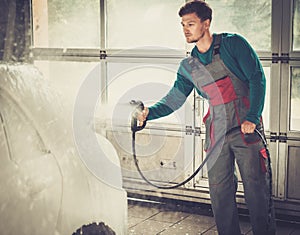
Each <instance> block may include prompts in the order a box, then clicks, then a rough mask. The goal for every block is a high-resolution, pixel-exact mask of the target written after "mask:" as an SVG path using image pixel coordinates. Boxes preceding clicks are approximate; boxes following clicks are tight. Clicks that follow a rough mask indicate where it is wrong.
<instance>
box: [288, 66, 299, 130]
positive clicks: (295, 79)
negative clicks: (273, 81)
mask: <svg viewBox="0 0 300 235" xmlns="http://www.w3.org/2000/svg"><path fill="white" fill-rule="evenodd" d="M291 74H292V77H291V79H292V81H291V97H290V99H291V100H290V114H291V115H290V130H294V131H300V109H299V107H300V67H294V68H292V71H291Z"/></svg>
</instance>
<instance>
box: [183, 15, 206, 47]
mask: <svg viewBox="0 0 300 235" xmlns="http://www.w3.org/2000/svg"><path fill="white" fill-rule="evenodd" d="M181 25H182V28H183V32H184V36H185V38H186V41H187V42H188V43H195V42H198V41H199V40H200V39H202V38H203V36H204V34H205V32H206V30H208V27H209V20H205V21H203V22H202V21H201V19H200V18H199V17H198V16H197V15H196V13H191V14H186V15H184V16H182V18H181Z"/></svg>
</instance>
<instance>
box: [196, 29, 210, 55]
mask: <svg viewBox="0 0 300 235" xmlns="http://www.w3.org/2000/svg"><path fill="white" fill-rule="evenodd" d="M212 41H213V35H212V34H211V33H210V32H209V31H207V32H206V33H205V34H204V37H203V38H201V39H200V40H199V41H198V42H196V46H197V48H198V51H199V52H200V53H205V52H207V51H208V50H209V48H210V46H211V44H212Z"/></svg>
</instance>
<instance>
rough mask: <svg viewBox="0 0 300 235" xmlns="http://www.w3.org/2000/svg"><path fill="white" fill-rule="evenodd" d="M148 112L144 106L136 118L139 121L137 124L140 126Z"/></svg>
mask: <svg viewBox="0 0 300 235" xmlns="http://www.w3.org/2000/svg"><path fill="white" fill-rule="evenodd" d="M148 114H149V109H148V107H145V108H144V110H143V111H142V112H141V113H139V114H138V116H137V119H138V121H139V126H142V125H143V123H144V121H146V120H147V116H148Z"/></svg>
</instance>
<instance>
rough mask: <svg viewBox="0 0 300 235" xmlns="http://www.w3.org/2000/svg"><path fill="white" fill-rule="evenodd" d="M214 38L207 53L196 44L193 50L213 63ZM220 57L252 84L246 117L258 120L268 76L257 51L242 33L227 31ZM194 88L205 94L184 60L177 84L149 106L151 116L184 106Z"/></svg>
mask: <svg viewBox="0 0 300 235" xmlns="http://www.w3.org/2000/svg"><path fill="white" fill-rule="evenodd" d="M214 40H215V34H214V35H213V43H212V45H211V46H210V48H209V50H208V51H207V52H205V53H200V52H199V51H198V49H197V47H196V46H195V47H194V49H193V50H192V52H191V54H192V56H194V57H197V58H199V60H200V62H201V63H203V64H204V65H207V64H209V63H211V61H212V52H213V45H214ZM220 57H221V59H222V60H223V61H224V63H225V65H226V66H227V67H228V69H230V71H231V72H232V73H234V74H235V75H236V76H237V77H238V78H239V79H241V80H243V81H245V82H246V83H247V84H248V86H249V88H250V97H249V99H250V109H249V112H248V115H247V117H246V120H248V121H250V122H253V123H255V124H258V123H259V120H260V116H261V113H262V111H263V107H264V100H265V88H266V79H265V75H264V72H263V68H262V65H261V63H260V61H259V59H258V56H257V54H256V53H255V51H254V50H253V48H252V47H251V46H250V45H249V43H248V42H247V41H246V40H245V39H244V38H243V37H241V36H240V35H237V34H229V33H223V34H222V42H221V46H220ZM193 88H195V89H196V91H197V92H198V94H199V95H201V96H203V95H202V94H201V92H200V91H199V90H198V89H197V87H195V86H194V84H193V82H192V77H191V75H190V74H189V73H187V72H186V71H185V69H184V68H183V66H182V63H181V64H180V66H179V69H178V72H177V79H176V81H175V82H174V85H173V87H172V88H171V90H170V91H169V92H168V94H167V95H166V96H165V97H163V98H162V99H161V100H160V101H159V102H157V103H156V104H154V105H153V106H151V107H149V115H148V117H147V120H153V119H156V118H160V117H164V116H167V115H169V114H171V113H172V112H174V111H175V110H177V109H178V108H180V107H181V106H182V105H183V104H184V102H185V100H186V98H187V97H188V96H189V94H190V93H191V92H192V90H193Z"/></svg>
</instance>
